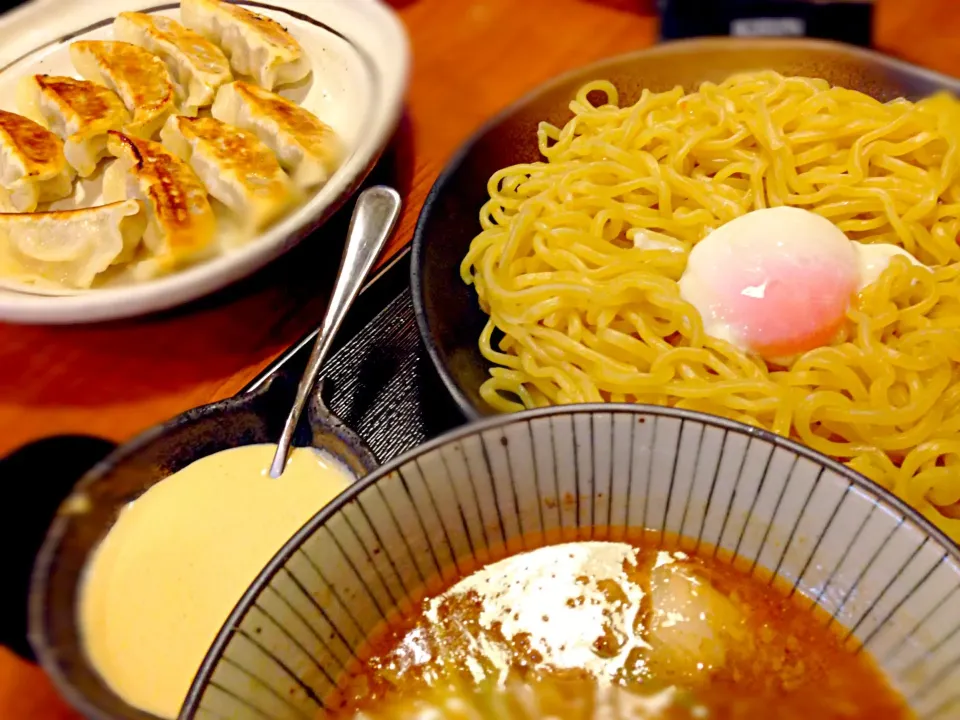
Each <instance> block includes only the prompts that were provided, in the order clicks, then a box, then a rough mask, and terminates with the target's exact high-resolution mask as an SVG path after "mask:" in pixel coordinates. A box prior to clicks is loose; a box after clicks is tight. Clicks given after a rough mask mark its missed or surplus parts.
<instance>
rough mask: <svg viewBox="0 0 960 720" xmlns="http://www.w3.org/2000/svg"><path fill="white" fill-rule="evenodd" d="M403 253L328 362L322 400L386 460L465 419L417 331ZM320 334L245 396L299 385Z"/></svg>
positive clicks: (364, 297)
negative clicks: (277, 383)
mask: <svg viewBox="0 0 960 720" xmlns="http://www.w3.org/2000/svg"><path fill="white" fill-rule="evenodd" d="M409 277H410V254H409V252H405V253H403V254H402V255H401V256H400V257H399V258H397V259H396V260H395V261H394V262H393V263H392V264H391V265H390V267H389V268H387V269H386V270H384V271H382V272H381V273H380V274H379V275H378V276H377V277H376V278H375V279H374V280H372V281H371V283H370V284H369V285H368V286H367V288H365V289H364V291H363V292H362V293H361V294H360V297H359V298H358V299H357V301H356V303H355V304H354V306H353V307H352V308H351V310H350V312H349V313H348V315H347V318H346V320H345V322H344V324H343V326H342V328H341V330H340V333H339V336H338V340H337V342H336V343H335V345H334V352H333V354H332V355H331V356H330V358H329V359H328V360H327V362H326V363H324V366H323V371H322V374H321V376H322V377H323V388H322V395H323V398H324V400H325V402H326V404H327V407H328V408H330V410H331V411H332V412H333V413H334V414H335V415H337V417H339V418H340V419H341V420H343V421H344V422H345V423H346V424H347V425H349V426H350V427H351V428H352V429H353V430H354V432H356V433H357V434H358V435H359V436H360V437H361V438H362V439H363V440H364V441H365V442H366V443H367V445H368V447H369V448H370V449H371V450H372V451H373V454H374V455H375V456H376V457H377V459H378V460H379V461H380V462H381V463H384V462H387V461H389V460H392V459H393V458H394V457H396V456H397V455H399V454H400V453H402V452H405V451H406V450H410V449H412V448H414V447H416V446H417V445H420V444H421V443H423V442H424V441H425V440H428V439H430V438H432V437H435V436H437V435H439V434H440V433H442V432H444V431H445V430H449V429H451V428H453V427H456V426H457V425H460V424H462V423H463V422H464V418H463V415H462V414H461V413H460V411H459V410H458V409H457V406H456V405H455V404H454V402H453V400H451V399H450V396H449V394H448V393H447V390H446V388H444V386H443V383H442V382H441V381H440V378H439V376H438V375H437V374H436V371H435V370H434V368H433V365H432V364H431V362H430V359H429V357H427V353H426V350H425V349H424V347H423V343H422V342H421V340H420V335H419V333H418V331H417V323H416V320H415V318H414V314H413V301H412V299H411V296H410V289H409ZM315 336H316V332H313V333H310V334H309V335H307V336H306V337H304V338H302V339H301V340H300V341H299V342H297V343H295V344H294V345H293V346H292V347H291V348H290V349H289V350H288V351H287V352H286V353H284V354H283V355H281V356H280V357H279V358H277V359H276V360H275V361H274V362H273V363H271V364H270V365H269V366H268V367H267V368H266V369H264V371H263V372H262V373H261V374H260V375H259V376H258V377H257V378H256V379H254V380H253V381H252V382H251V383H250V384H249V385H247V387H246V388H244V390H243V391H242V392H246V391H250V390H253V389H255V388H257V387H259V386H260V384H262V383H263V382H264V381H265V380H266V379H267V378H269V377H271V376H274V375H280V376H282V377H283V379H284V381H285V382H287V383H291V384H292V383H294V382H296V380H297V379H298V378H299V377H300V374H301V373H302V372H303V368H304V367H305V366H306V363H307V358H308V357H309V355H310V349H311V347H312V346H313V341H314V338H315Z"/></svg>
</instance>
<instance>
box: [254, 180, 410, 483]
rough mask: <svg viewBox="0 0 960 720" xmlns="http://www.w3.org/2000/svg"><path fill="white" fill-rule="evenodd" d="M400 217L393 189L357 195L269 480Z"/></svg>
mask: <svg viewBox="0 0 960 720" xmlns="http://www.w3.org/2000/svg"><path fill="white" fill-rule="evenodd" d="M399 216H400V195H398V194H397V191H396V190H394V189H393V188H388V187H385V186H383V185H377V186H375V187H372V188H368V189H366V190H364V191H363V192H362V193H360V197H359V198H358V199H357V206H356V208H355V209H354V211H353V217H351V218H350V229H349V230H348V231H347V246H346V247H345V248H344V250H343V259H342V260H341V261H340V270H339V271H338V273H337V281H336V283H335V284H334V286H333V295H331V297H330V304H329V305H328V306H327V314H326V315H324V317H323V322H322V323H321V324H320V332H319V333H318V334H317V339H316V342H315V343H314V345H313V350H312V351H311V353H310V361H309V362H308V363H307V369H306V370H305V371H304V373H303V377H302V378H300V385H299V386H298V387H297V398H296V400H294V402H293V407H292V408H290V414H289V415H288V416H287V421H286V424H285V425H284V426H283V433H282V434H281V435H280V441H279V442H278V443H277V452H276V454H275V455H274V456H273V462H272V463H271V464H270V477H274V478H278V477H280V475H282V474H283V469H284V467H286V465H287V455H289V453H290V443H291V442H292V441H293V433H294V431H295V430H296V429H297V423H298V422H299V421H300V415H301V414H302V413H303V408H304V406H305V405H306V404H307V399H308V398H309V397H310V394H311V393H312V392H313V388H314V386H315V385H316V383H317V379H318V377H319V375H320V366H321V365H323V361H324V360H325V359H326V357H327V353H328V352H329V351H330V346H331V345H332V344H333V338H334V337H335V336H336V334H337V330H339V329H340V324H341V323H342V322H343V318H344V317H345V316H346V314H347V310H348V309H349V308H350V306H351V305H352V304H353V301H354V300H355V299H356V297H357V294H358V293H359V292H360V288H361V287H362V286H363V281H364V279H365V278H366V277H367V273H369V272H370V268H371V267H372V266H373V263H374V261H375V260H376V259H377V257H379V255H380V251H381V250H382V249H383V246H384V245H385V244H386V242H387V238H389V237H390V234H391V233H392V232H393V228H394V226H396V224H397V218H398V217H399Z"/></svg>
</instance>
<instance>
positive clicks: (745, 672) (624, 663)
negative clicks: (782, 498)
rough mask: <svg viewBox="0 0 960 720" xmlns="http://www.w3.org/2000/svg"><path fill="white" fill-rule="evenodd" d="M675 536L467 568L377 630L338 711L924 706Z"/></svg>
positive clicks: (738, 713)
mask: <svg viewBox="0 0 960 720" xmlns="http://www.w3.org/2000/svg"><path fill="white" fill-rule="evenodd" d="M666 547H667V546H666V545H658V546H656V547H650V546H645V545H634V544H629V543H624V542H600V541H584V542H574V543H565V544H560V545H551V546H547V547H541V548H539V549H536V550H532V551H529V552H523V553H520V554H516V555H513V556H511V557H508V558H506V559H503V560H500V561H498V562H495V563H492V564H490V565H487V566H486V567H484V568H481V569H480V570H479V571H477V572H475V573H472V574H469V575H466V576H463V577H460V578H459V579H458V580H457V581H456V582H454V583H453V584H452V585H451V586H450V587H448V589H446V590H445V591H444V592H442V593H440V594H437V595H434V596H432V597H429V598H427V599H425V600H424V601H422V602H421V603H420V604H419V605H418V606H417V608H416V609H415V611H414V612H412V613H409V614H407V615H406V616H405V617H403V618H402V619H401V620H399V621H398V622H397V623H395V624H394V625H393V626H391V627H390V628H387V629H386V630H384V631H382V632H381V633H380V634H379V635H378V636H377V637H374V638H371V640H370V642H369V644H368V648H367V650H366V652H364V654H363V655H364V657H365V658H366V660H365V661H364V662H363V663H362V665H361V666H360V667H358V668H354V669H353V670H352V671H351V672H350V673H349V674H348V676H347V677H346V678H345V679H343V680H342V682H341V684H340V688H339V690H338V691H337V693H336V694H335V696H334V697H331V698H329V699H328V703H327V705H328V708H330V710H328V711H327V714H328V716H329V717H336V718H347V717H356V716H363V717H368V718H387V717H411V718H414V717H428V716H429V717H458V718H460V717H462V718H474V717H475V718H481V717H524V718H526V717H529V718H534V717H558V718H584V719H586V718H596V717H612V718H615V717H634V718H711V719H712V718H731V719H732V718H769V717H776V718H785V719H792V718H805V719H806V718H817V719H818V720H821V719H830V718H837V719H840V718H843V719H844V720H847V719H850V720H854V719H859V718H863V719H864V720H866V719H867V718H870V719H871V720H878V719H887V718H889V719H891V720H894V719H904V720H905V719H907V718H910V717H912V714H911V713H910V712H909V711H908V710H907V709H906V706H905V703H904V701H903V700H902V699H901V698H900V697H898V695H897V694H896V693H895V692H894V691H893V690H891V689H890V688H889V687H888V685H887V683H886V681H885V680H884V678H883V677H882V675H881V673H880V672H879V670H878V669H877V668H876V667H875V666H874V664H873V662H872V660H871V659H870V658H869V657H868V656H867V655H866V654H865V653H856V652H853V651H851V649H850V648H848V647H845V646H844V644H843V643H842V642H841V639H840V637H839V636H838V635H837V634H836V633H835V632H834V631H833V630H831V629H828V628H827V623H826V622H825V618H824V617H821V616H819V613H820V611H817V614H815V613H811V612H810V611H808V610H806V609H803V608H801V607H800V606H799V604H797V603H795V602H794V601H793V600H792V599H789V598H788V597H787V596H786V595H785V594H784V593H783V592H781V591H780V590H779V589H778V588H777V587H776V583H768V582H764V581H763V580H762V579H759V578H757V577H755V576H750V575H747V574H745V573H743V572H741V571H740V570H738V569H735V567H734V566H732V565H730V564H728V563H726V562H723V561H721V560H717V559H713V558H711V557H709V554H705V553H701V554H699V555H696V556H694V555H691V554H689V553H685V552H681V551H679V550H672V549H665V548H666ZM670 547H673V546H672V545H671V546H670Z"/></svg>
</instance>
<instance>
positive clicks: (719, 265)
mask: <svg viewBox="0 0 960 720" xmlns="http://www.w3.org/2000/svg"><path fill="white" fill-rule="evenodd" d="M897 255H902V256H904V257H906V258H907V259H908V260H909V261H910V262H912V263H914V264H916V265H919V264H920V263H919V262H918V261H917V260H916V259H915V258H914V257H913V256H912V255H911V254H910V253H908V252H907V251H906V250H904V249H903V248H900V247H897V246H895V245H889V244H883V243H877V244H864V243H859V242H856V241H853V240H849V239H848V238H847V236H846V235H844V234H843V231H841V230H840V229H839V228H838V227H837V226H836V225H834V224H833V223H832V222H830V221H829V220H828V219H826V218H824V217H822V216H820V215H817V214H815V213H812V212H810V211H808V210H803V209H801V208H794V207H775V208H766V209H763V210H754V211H753V212H749V213H747V214H745V215H742V216H740V217H738V218H736V219H734V220H731V221H730V222H728V223H726V224H725V225H722V226H720V227H719V228H717V229H716V230H714V231H713V232H711V233H710V234H709V235H708V236H707V237H705V238H704V239H703V240H701V241H700V243H698V244H697V245H696V246H694V248H693V250H691V251H690V255H689V257H688V259H687V267H686V270H684V272H683V275H682V276H681V278H680V282H679V285H680V295H681V297H682V298H683V299H684V300H686V301H687V302H689V303H690V304H691V305H693V306H694V307H695V308H696V309H697V311H698V312H699V313H700V316H701V317H702V319H703V325H704V330H705V331H706V332H707V333H708V334H709V335H712V336H713V337H716V338H719V339H722V340H726V341H727V342H730V343H732V344H733V345H735V346H736V347H738V348H740V349H741V350H744V351H747V352H752V353H755V354H758V355H760V356H761V357H763V358H764V359H766V360H771V361H774V362H776V361H777V360H782V359H783V358H790V357H794V356H796V355H799V354H801V353H804V352H807V351H808V350H812V349H814V348H817V347H820V346H822V345H826V344H827V343H829V342H830V340H831V339H832V338H833V337H834V336H835V335H836V333H837V331H838V330H839V329H840V327H841V325H842V324H843V322H844V318H845V317H846V313H847V309H848V308H849V306H850V303H851V302H852V301H853V299H854V297H855V296H856V294H857V293H858V292H859V291H860V290H862V289H863V288H865V287H866V286H867V285H870V284H871V283H873V282H875V281H876V280H877V279H878V278H879V277H880V275H881V273H883V271H884V270H885V269H886V268H887V267H888V266H889V265H890V262H891V261H892V260H893V258H894V257H895V256H897Z"/></svg>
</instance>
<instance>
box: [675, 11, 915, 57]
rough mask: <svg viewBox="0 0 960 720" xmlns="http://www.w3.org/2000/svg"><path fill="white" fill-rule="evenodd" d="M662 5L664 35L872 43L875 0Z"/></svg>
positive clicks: (866, 44) (855, 43) (678, 37)
mask: <svg viewBox="0 0 960 720" xmlns="http://www.w3.org/2000/svg"><path fill="white" fill-rule="evenodd" d="M901 1H902V2H906V1H907V0H901ZM658 6H659V10H660V37H661V39H663V40H677V39H680V38H690V37H703V36H711V35H712V36H717V35H729V36H734V37H813V38H823V39H826V40H839V41H841V42H847V43H853V44H854V45H863V46H865V47H869V45H870V40H871V33H872V29H873V0H658Z"/></svg>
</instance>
